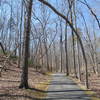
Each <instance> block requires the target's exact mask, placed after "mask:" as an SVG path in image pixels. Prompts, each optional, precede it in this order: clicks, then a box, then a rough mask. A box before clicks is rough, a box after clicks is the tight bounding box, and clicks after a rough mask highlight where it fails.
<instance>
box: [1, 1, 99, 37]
mask: <svg viewBox="0 0 100 100" xmlns="http://www.w3.org/2000/svg"><path fill="white" fill-rule="evenodd" d="M0 1H3V2H4V1H7V2H10V3H11V0H0ZM20 1H21V0H12V3H13V10H14V12H15V13H16V11H17V9H19V11H20V5H19V4H20ZM33 1H36V0H33ZM61 1H62V0H48V2H50V3H51V4H52V5H53V6H55V8H57V9H58V10H59V11H60V6H61ZM81 1H83V0H81ZM57 2H58V6H56V4H57ZM87 2H88V4H89V5H90V6H91V8H92V9H93V11H94V12H95V13H96V15H97V16H98V18H99V19H100V0H87ZM38 3H39V2H38ZM35 7H37V6H35ZM35 9H36V10H37V15H38V16H39V15H40V8H35ZM78 9H79V10H80V11H82V12H83V15H84V17H85V19H86V22H87V25H88V27H89V28H90V29H91V27H92V24H91V23H93V22H94V23H95V28H96V34H97V36H100V29H99V28H98V26H97V24H96V21H94V20H93V19H94V17H93V16H92V17H91V13H90V11H89V10H88V9H87V7H86V6H84V5H83V4H78ZM2 10H4V12H3V13H1V11H2ZM10 10H11V7H10V6H9V5H8V4H7V3H6V4H4V5H2V4H1V6H0V15H2V14H5V15H6V18H7V19H9V17H10ZM60 12H61V11H60ZM61 13H63V12H61ZM50 14H51V15H50V16H51V19H52V18H54V19H55V17H56V14H54V12H53V11H52V10H50ZM13 15H14V16H15V14H13ZM77 23H78V27H81V28H82V27H83V22H82V18H81V17H79V19H78V20H77ZM52 27H53V25H52Z"/></svg>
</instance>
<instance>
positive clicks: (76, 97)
mask: <svg viewBox="0 0 100 100" xmlns="http://www.w3.org/2000/svg"><path fill="white" fill-rule="evenodd" d="M45 100H91V99H90V97H89V96H88V95H86V94H85V91H84V90H81V89H80V87H79V86H78V85H77V84H76V83H75V82H74V81H73V80H71V79H70V78H68V77H66V75H65V74H62V73H56V74H53V75H52V82H51V84H49V88H48V91H47V97H46V99H45Z"/></svg>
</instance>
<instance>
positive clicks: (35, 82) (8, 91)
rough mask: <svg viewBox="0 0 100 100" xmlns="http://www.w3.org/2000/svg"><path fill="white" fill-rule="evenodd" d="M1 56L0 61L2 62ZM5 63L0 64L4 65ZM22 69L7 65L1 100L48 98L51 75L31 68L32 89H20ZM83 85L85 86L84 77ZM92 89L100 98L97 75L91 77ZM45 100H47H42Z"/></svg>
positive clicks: (11, 63) (30, 80)
mask: <svg viewBox="0 0 100 100" xmlns="http://www.w3.org/2000/svg"><path fill="white" fill-rule="evenodd" d="M1 58H2V57H1V56H0V60H1ZM2 63H3V62H0V64H1V65H2ZM20 75H21V69H20V68H17V63H16V61H11V62H10V63H7V71H3V72H2V76H1V77H0V100H41V98H43V97H46V96H47V93H46V92H45V91H46V90H47V89H48V84H49V82H50V80H51V77H50V76H49V75H45V74H43V73H40V72H36V71H35V70H33V68H29V86H30V89H27V90H25V89H19V88H18V86H19V84H20ZM82 80H83V81H82V82H81V84H83V85H84V77H82ZM89 84H90V88H91V89H92V90H93V91H95V92H96V94H94V96H95V97H98V98H100V77H98V76H97V75H95V74H92V75H90V77H89ZM42 100H45V99H42Z"/></svg>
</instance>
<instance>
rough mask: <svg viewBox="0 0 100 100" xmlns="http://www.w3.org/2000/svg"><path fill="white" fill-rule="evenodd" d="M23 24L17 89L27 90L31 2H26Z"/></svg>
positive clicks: (29, 0) (28, 0)
mask: <svg viewBox="0 0 100 100" xmlns="http://www.w3.org/2000/svg"><path fill="white" fill-rule="evenodd" d="M26 3H27V4H26V5H27V7H26V12H25V23H24V52H23V66H22V75H21V83H20V86H19V88H28V57H29V40H30V29H31V24H30V21H31V12H32V0H27V1H26Z"/></svg>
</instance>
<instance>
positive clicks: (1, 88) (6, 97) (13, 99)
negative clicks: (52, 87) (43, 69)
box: [0, 61, 50, 100]
mask: <svg viewBox="0 0 100 100" xmlns="http://www.w3.org/2000/svg"><path fill="white" fill-rule="evenodd" d="M20 75H21V69H20V68H17V64H16V62H14V61H11V62H10V63H8V64H7V71H3V72H2V76H1V77H0V100H39V99H41V98H43V97H44V96H45V94H44V93H42V92H40V91H39V90H46V89H47V85H46V84H44V83H48V82H49V79H50V76H49V75H44V74H42V73H40V72H36V71H35V70H33V69H32V68H29V86H30V89H27V90H25V89H19V88H18V86H19V84H20Z"/></svg>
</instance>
